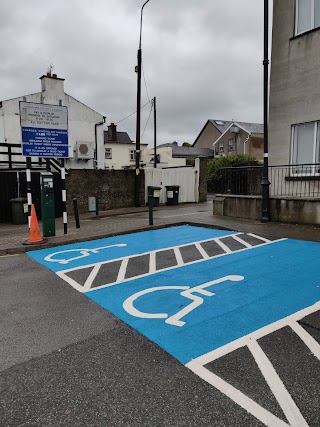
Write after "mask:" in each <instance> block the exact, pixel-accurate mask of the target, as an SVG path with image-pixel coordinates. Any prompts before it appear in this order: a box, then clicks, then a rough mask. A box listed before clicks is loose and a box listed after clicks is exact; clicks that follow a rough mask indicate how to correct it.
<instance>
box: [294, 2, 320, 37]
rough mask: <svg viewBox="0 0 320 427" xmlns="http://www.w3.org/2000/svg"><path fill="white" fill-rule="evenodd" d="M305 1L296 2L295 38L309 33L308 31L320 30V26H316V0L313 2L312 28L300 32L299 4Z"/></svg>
mask: <svg viewBox="0 0 320 427" xmlns="http://www.w3.org/2000/svg"><path fill="white" fill-rule="evenodd" d="M300 1H303V0H296V13H295V36H299V35H300V34H304V33H307V32H308V31H312V30H315V29H316V28H320V25H318V26H316V25H315V0H311V17H310V23H311V26H310V28H307V29H305V30H303V31H300V32H298V21H299V2H300Z"/></svg>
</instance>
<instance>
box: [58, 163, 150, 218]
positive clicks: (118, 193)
mask: <svg viewBox="0 0 320 427" xmlns="http://www.w3.org/2000/svg"><path fill="white" fill-rule="evenodd" d="M134 182H135V170H85V169H82V170H69V172H68V175H67V176H66V190H67V211H68V213H69V214H72V212H73V205H72V200H73V198H76V199H77V201H78V208H79V213H85V212H88V197H89V196H97V197H98V199H99V210H100V211H103V210H107V209H117V208H126V207H131V206H134V205H135V197H134V196H135V191H134V188H135V187H134ZM144 186H145V179H144V171H143V170H142V171H141V173H140V191H139V200H140V205H141V206H143V205H144V204H145V195H144Z"/></svg>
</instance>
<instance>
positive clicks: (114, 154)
mask: <svg viewBox="0 0 320 427" xmlns="http://www.w3.org/2000/svg"><path fill="white" fill-rule="evenodd" d="M147 146H148V144H142V143H140V166H141V167H143V166H145V165H146V161H147ZM104 152H105V168H106V169H131V168H135V165H136V145H135V143H134V142H133V141H132V140H131V139H130V137H129V135H128V134H127V132H118V131H117V125H115V124H114V123H111V124H110V125H109V126H108V130H107V131H106V130H105V131H104Z"/></svg>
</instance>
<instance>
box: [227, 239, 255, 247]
mask: <svg viewBox="0 0 320 427" xmlns="http://www.w3.org/2000/svg"><path fill="white" fill-rule="evenodd" d="M232 237H233V238H234V240H236V241H237V242H239V243H241V244H242V245H244V246H245V247H246V248H251V247H252V245H250V243H248V242H245V241H244V240H242V239H241V238H240V237H239V236H232Z"/></svg>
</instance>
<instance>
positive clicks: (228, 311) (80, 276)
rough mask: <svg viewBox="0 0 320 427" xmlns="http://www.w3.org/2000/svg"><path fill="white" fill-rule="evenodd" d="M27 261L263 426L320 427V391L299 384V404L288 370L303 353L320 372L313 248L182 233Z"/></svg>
mask: <svg viewBox="0 0 320 427" xmlns="http://www.w3.org/2000/svg"><path fill="white" fill-rule="evenodd" d="M30 256H31V257H33V258H34V259H35V260H37V261H38V262H40V263H41V264H43V265H45V266H46V267H48V268H50V269H51V270H52V271H54V272H55V273H56V274H57V275H59V277H61V278H62V279H64V280H65V282H66V284H67V285H71V286H72V287H73V288H75V289H76V290H78V291H80V292H82V293H84V294H85V295H86V296H87V297H88V298H90V299H92V300H93V301H95V302H96V303H97V304H99V305H100V306H102V307H103V308H105V309H107V310H108V311H110V312H112V313H113V314H114V315H116V316H117V317H118V318H119V319H121V320H123V321H124V322H126V323H127V324H128V325H130V326H131V327H133V328H134V329H136V330H137V331H139V332H140V333H141V334H143V335H144V336H146V337H147V338H148V339H150V340H152V341H153V342H155V343H156V344H158V345H159V346H160V347H162V348H163V349H164V350H165V351H167V352H168V353H169V354H171V355H172V356H173V357H175V358H176V359H177V360H179V361H180V362H181V363H182V364H184V365H185V366H186V367H188V368H189V369H191V370H192V371H193V372H194V373H195V374H196V375H198V376H199V377H200V378H202V379H203V380H205V381H206V382H207V383H209V384H211V385H212V386H214V387H215V388H217V389H218V390H220V391H221V392H222V393H223V394H225V395H227V396H228V397H229V398H230V399H232V400H233V401H234V402H236V403H237V404H238V405H240V406H241V407H242V408H244V409H246V410H247V411H248V412H249V413H251V414H252V415H254V416H255V417H256V418H257V420H259V422H261V423H262V424H265V425H270V426H271V425H272V426H274V425H279V426H284V425H287V426H288V425H290V426H299V427H300V426H308V425H319V423H318V424H315V422H318V421H319V419H320V409H319V406H320V405H318V407H316V402H317V401H318V400H317V399H318V396H319V392H320V389H319V386H318V385H317V383H316V382H314V381H311V379H310V378H309V380H306V382H305V384H303V376H302V377H301V378H300V379H299V381H300V382H299V390H300V391H301V389H303V390H304V391H303V393H304V396H309V397H308V398H305V400H303V399H299V398H298V397H297V395H298V394H299V393H298V392H295V391H294V390H293V389H294V385H292V381H293V380H292V378H291V377H290V375H289V374H287V371H286V370H285V367H286V365H288V357H289V356H290V353H291V352H293V351H294V349H295V348H299V346H300V348H301V354H307V355H308V357H304V360H306V369H307V370H308V369H309V370H311V371H313V372H317V369H319V359H320V346H319V339H318V335H317V331H316V330H315V328H313V326H314V325H315V324H316V322H317V321H318V320H317V319H319V316H318V312H319V310H320V303H319V301H320V280H319V277H320V264H319V262H318V260H319V256H320V246H319V244H318V243H313V242H305V241H297V240H290V239H278V240H272V239H270V238H267V237H265V236H257V235H254V234H252V233H236V232H230V231H225V230H214V229H209V228H204V227H194V226H186V225H185V226H177V227H170V228H166V229H160V230H152V231H146V232H140V233H134V234H130V235H122V236H115V237H112V238H107V239H99V240H96V241H91V242H86V243H85V244H84V243H81V244H80V243H79V244H76V245H67V246H63V247H59V248H51V249H45V250H39V251H34V252H31V253H30ZM305 319H311V325H309V326H308V325H305V324H304V323H303V322H304V321H305ZM308 328H309V329H312V328H313V330H312V332H310V330H308ZM283 331H287V333H284V332H283ZM288 331H289V333H288ZM279 337H280V338H279ZM277 342H278V343H281V347H280V348H279V349H277V345H276V343H277ZM297 342H298V343H299V345H298V344H297ZM284 348H285V349H286V351H285V352H284V351H283V349H284ZM223 359H224V360H227V361H228V364H229V365H230V366H232V367H233V368H232V369H231V370H230V372H229V373H228V372H226V370H225V369H224V368H223V366H224V365H223V364H221V363H220V362H219V361H221V360H223ZM237 359H239V360H238V362H237ZM298 359H299V358H292V363H291V364H290V363H289V365H290V366H291V372H292V373H293V372H294V371H295V369H297V366H298V367H299V369H300V371H303V369H301V359H300V360H298ZM240 360H241V363H240ZM219 363H220V364H219ZM241 364H243V372H246V371H247V370H248V369H249V371H250V372H251V373H254V372H256V371H258V372H259V379H258V376H257V375H253V374H252V376H251V377H250V375H249V374H245V376H246V378H248V381H249V382H250V378H251V380H252V381H254V384H255V387H256V389H257V390H259V391H257V392H254V390H255V387H252V386H250V385H249V383H246V380H245V378H242V380H241V381H240V380H239V378H238V380H237V378H236V377H237V372H238V374H239V370H238V371H237V366H238V367H239V366H240V368H239V369H240V370H241V369H242V368H241V366H242V365H241ZM250 364H251V368H250ZM282 365H283V366H282ZM248 366H249V368H248ZM232 370H233V371H234V372H233V376H232ZM319 373H320V371H319ZM230 375H231V377H232V378H231V377H230ZM289 377H290V378H289ZM255 378H256V379H255ZM288 378H289V379H288ZM305 378H308V375H305ZM293 383H294V381H293ZM259 384H263V386H262V385H261V386H259ZM304 386H305V389H304ZM264 389H267V390H268V392H264V391H263V390H264ZM259 396H260V397H259ZM270 396H271V397H270ZM307 401H308V402H312V404H311V406H310V405H309V406H308V404H307V403H306V402H307ZM318 403H319V401H318ZM315 420H316V421H315Z"/></svg>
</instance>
